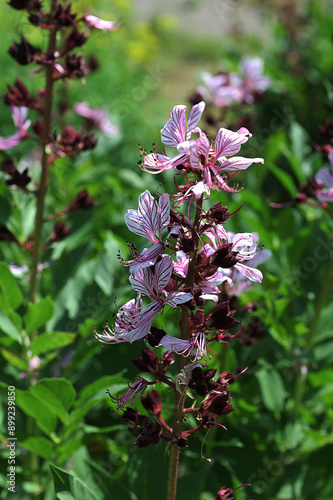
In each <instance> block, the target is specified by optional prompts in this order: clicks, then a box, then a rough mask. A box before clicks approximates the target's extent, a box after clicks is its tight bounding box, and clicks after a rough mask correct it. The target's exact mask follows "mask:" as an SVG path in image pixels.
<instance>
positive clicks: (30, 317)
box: [24, 297, 54, 333]
mask: <svg viewBox="0 0 333 500" xmlns="http://www.w3.org/2000/svg"><path fill="white" fill-rule="evenodd" d="M53 314H54V304H53V302H52V300H51V298H50V297H45V298H44V299H42V300H41V301H40V302H38V304H30V303H29V304H28V310H27V313H26V314H25V316H24V321H25V328H26V331H27V332H28V333H31V332H33V331H34V330H38V328H40V327H41V326H43V325H45V324H46V323H47V322H48V321H49V320H50V319H51V318H52V316H53Z"/></svg>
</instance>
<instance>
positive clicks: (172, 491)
mask: <svg viewBox="0 0 333 500" xmlns="http://www.w3.org/2000/svg"><path fill="white" fill-rule="evenodd" d="M202 203H203V199H202V197H201V198H200V200H199V202H198V205H197V208H196V212H195V220H194V226H193V234H192V238H193V240H194V251H193V252H192V255H190V261H189V266H188V270H187V277H186V286H188V287H191V288H192V287H193V283H194V276H195V264H196V260H197V254H198V244H199V238H198V230H199V226H200V219H201V212H202ZM189 319H190V314H189V310H188V308H187V307H186V306H182V317H181V338H182V339H183V340H187V339H188V335H189ZM187 363H188V359H187V358H185V357H184V356H181V357H180V359H179V371H178V373H179V372H180V371H181V370H183V369H184V367H185V366H186V365H187ZM184 397H185V394H181V393H179V392H178V391H177V390H175V403H174V412H173V433H174V434H175V435H179V434H181V433H182V431H183V418H184ZM179 454H180V448H179V447H178V445H177V444H176V443H174V444H171V450H170V458H169V473H168V484H167V497H166V498H167V500H176V494H177V477H178V465H179Z"/></svg>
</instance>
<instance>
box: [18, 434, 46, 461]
mask: <svg viewBox="0 0 333 500" xmlns="http://www.w3.org/2000/svg"><path fill="white" fill-rule="evenodd" d="M21 445H22V446H23V448H25V449H26V450H29V451H31V452H32V453H34V454H35V455H38V456H39V457H42V458H45V459H48V458H50V457H51V455H52V451H53V446H54V445H53V443H52V441H50V440H49V439H47V438H45V437H28V438H27V439H25V440H24V441H23V442H21Z"/></svg>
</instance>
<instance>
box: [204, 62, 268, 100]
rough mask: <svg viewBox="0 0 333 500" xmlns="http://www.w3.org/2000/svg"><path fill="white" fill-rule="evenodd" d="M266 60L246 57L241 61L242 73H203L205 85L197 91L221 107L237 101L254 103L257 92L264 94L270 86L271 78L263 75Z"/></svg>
mask: <svg viewBox="0 0 333 500" xmlns="http://www.w3.org/2000/svg"><path fill="white" fill-rule="evenodd" d="M263 67H264V62H263V60H262V59H261V58H260V57H253V58H251V57H244V58H243V59H242V61H241V72H242V75H241V76H238V75H236V74H234V73H220V74H217V75H211V74H210V73H203V75H202V80H203V82H204V85H205V86H204V87H203V86H202V87H199V88H198V89H197V93H198V94H199V95H200V96H203V97H204V98H205V99H206V100H207V101H208V102H210V103H211V104H213V105H214V106H217V107H219V108H225V107H228V106H231V105H233V104H236V103H246V104H252V103H253V102H254V101H255V97H256V94H262V93H263V92H265V90H267V88H268V87H269V86H270V83H271V80H270V78H268V77H267V76H264V75H263Z"/></svg>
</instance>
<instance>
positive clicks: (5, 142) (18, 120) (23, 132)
mask: <svg viewBox="0 0 333 500" xmlns="http://www.w3.org/2000/svg"><path fill="white" fill-rule="evenodd" d="M11 109H12V118H13V122H14V125H15V126H16V127H17V131H16V132H15V134H13V135H11V136H9V137H0V151H6V150H7V149H12V148H14V147H15V146H17V145H18V144H20V142H22V141H23V140H24V139H26V138H27V137H28V133H27V130H28V128H29V127H30V124H31V120H26V117H27V113H28V108H26V107H25V106H21V107H17V106H11Z"/></svg>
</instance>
